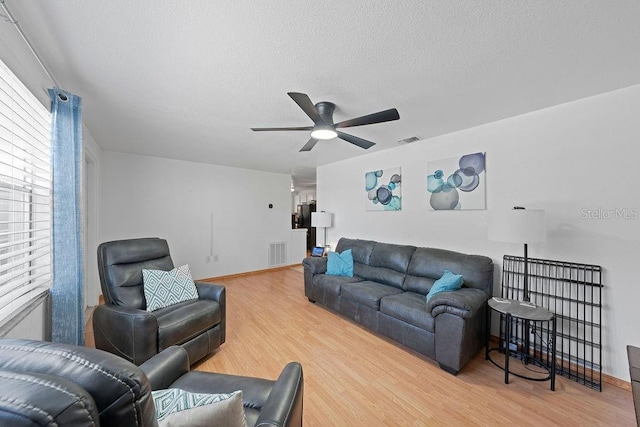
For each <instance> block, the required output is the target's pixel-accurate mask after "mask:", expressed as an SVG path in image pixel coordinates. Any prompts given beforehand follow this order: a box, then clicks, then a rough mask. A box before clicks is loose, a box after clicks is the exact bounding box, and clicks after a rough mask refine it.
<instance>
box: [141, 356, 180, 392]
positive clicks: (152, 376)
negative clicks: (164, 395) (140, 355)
mask: <svg viewBox="0 0 640 427" xmlns="http://www.w3.org/2000/svg"><path fill="white" fill-rule="evenodd" d="M140 369H141V370H142V372H144V373H145V375H146V376H147V378H148V379H149V382H150V383H151V389H152V390H162V389H165V388H169V386H170V385H171V384H172V383H173V382H174V381H176V380H177V379H178V378H180V377H181V376H183V375H184V374H186V373H187V372H189V355H188V354H187V351H186V350H185V349H184V348H182V347H180V346H178V345H173V346H171V347H169V348H166V349H164V350H163V351H161V352H160V353H158V354H156V355H155V356H153V357H152V358H151V359H149V360H147V361H146V362H144V363H143V364H142V365H140Z"/></svg>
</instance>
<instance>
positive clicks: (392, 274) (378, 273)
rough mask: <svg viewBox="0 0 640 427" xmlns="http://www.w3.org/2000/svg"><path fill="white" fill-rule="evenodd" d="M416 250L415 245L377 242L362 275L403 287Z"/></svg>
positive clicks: (368, 278)
mask: <svg viewBox="0 0 640 427" xmlns="http://www.w3.org/2000/svg"><path fill="white" fill-rule="evenodd" d="M415 250H416V248H415V246H403V245H394V244H390V243H376V244H375V246H374V247H373V251H372V252H371V257H370V258H369V265H368V266H367V267H365V268H363V270H362V272H361V273H362V276H361V277H363V278H365V279H367V280H372V281H375V282H378V283H384V284H385V285H390V286H395V287H396V288H400V289H402V284H403V283H404V280H405V276H406V273H407V268H408V267H409V262H410V261H411V256H412V255H413V252H414V251H415Z"/></svg>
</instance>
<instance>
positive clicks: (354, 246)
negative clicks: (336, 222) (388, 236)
mask: <svg viewBox="0 0 640 427" xmlns="http://www.w3.org/2000/svg"><path fill="white" fill-rule="evenodd" d="M375 244H376V242H374V241H372V240H360V239H348V238H346V237H343V238H341V239H340V240H339V241H338V245H337V246H336V252H342V251H346V250H347V249H351V252H352V254H353V262H359V263H360V264H369V258H370V257H371V252H372V251H373V247H374V246H375Z"/></svg>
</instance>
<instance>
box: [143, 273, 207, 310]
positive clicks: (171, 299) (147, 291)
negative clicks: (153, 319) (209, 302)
mask: <svg viewBox="0 0 640 427" xmlns="http://www.w3.org/2000/svg"><path fill="white" fill-rule="evenodd" d="M142 283H143V286H144V297H145V299H146V300H147V311H155V310H158V309H160V308H164V307H168V306H170V305H174V304H178V303H179V302H183V301H189V300H192V299H198V290H197V289H196V284H195V283H194V282H193V279H192V278H191V271H190V270H189V266H188V265H187V264H185V265H182V266H180V267H178V268H174V269H173V270H171V271H163V270H142Z"/></svg>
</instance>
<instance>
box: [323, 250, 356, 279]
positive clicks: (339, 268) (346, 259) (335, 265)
mask: <svg viewBox="0 0 640 427" xmlns="http://www.w3.org/2000/svg"><path fill="white" fill-rule="evenodd" d="M327 274H329V275H331V276H347V277H352V276H353V254H352V253H351V249H347V250H346V251H344V252H341V253H337V252H329V253H328V254H327Z"/></svg>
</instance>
